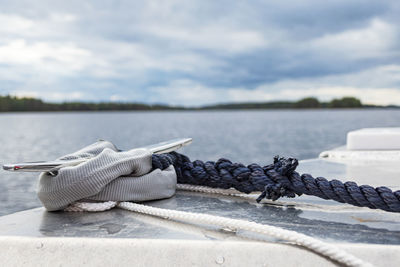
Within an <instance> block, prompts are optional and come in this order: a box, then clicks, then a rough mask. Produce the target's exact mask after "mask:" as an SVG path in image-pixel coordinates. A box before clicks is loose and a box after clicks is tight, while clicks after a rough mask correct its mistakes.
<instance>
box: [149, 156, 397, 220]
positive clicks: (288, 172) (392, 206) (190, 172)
mask: <svg viewBox="0 0 400 267" xmlns="http://www.w3.org/2000/svg"><path fill="white" fill-rule="evenodd" d="M171 164H173V165H174V167H175V170H176V173H177V177H178V183H182V184H192V185H202V186H209V187H213V188H221V189H228V188H235V189H236V190H238V191H240V192H243V193H246V194H248V193H251V192H262V193H261V195H260V196H259V197H258V198H257V202H260V201H261V200H262V199H264V198H266V199H271V200H277V199H278V198H280V197H290V198H293V197H296V195H297V196H300V195H302V194H306V195H312V196H317V197H320V198H323V199H332V200H335V201H338V202H341V203H347V204H351V205H354V206H358V207H368V208H371V209H381V210H385V211H391V212H400V190H399V191H395V192H393V191H392V190H391V189H389V188H387V187H384V186H380V187H377V188H373V187H371V186H369V185H361V186H358V185H357V184H356V183H355V182H345V183H342V182H341V181H339V180H331V181H328V180H327V179H325V178H323V177H317V178H314V177H312V176H311V175H310V174H302V175H300V174H299V173H297V172H296V171H295V169H296V167H297V165H298V161H297V160H296V159H293V158H288V159H286V158H280V157H278V156H276V157H275V158H274V163H273V164H270V165H267V166H264V167H261V166H259V165H258V164H250V165H248V166H244V165H243V164H240V163H232V162H231V161H229V160H227V159H224V158H222V159H219V160H218V161H217V162H213V161H207V162H203V161H200V160H195V161H193V162H192V161H190V159H189V158H188V157H187V156H185V155H183V154H179V153H176V152H172V153H168V154H160V155H153V169H165V168H167V167H168V166H170V165H171Z"/></svg>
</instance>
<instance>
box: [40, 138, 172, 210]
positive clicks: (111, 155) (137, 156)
mask: <svg viewBox="0 0 400 267" xmlns="http://www.w3.org/2000/svg"><path fill="white" fill-rule="evenodd" d="M79 158H90V159H89V160H88V161H86V162H84V163H81V164H79V165H77V166H72V167H64V168H61V169H60V170H59V171H58V174H57V175H56V176H51V175H49V174H48V173H41V174H40V177H39V185H38V197H39V199H40V201H41V202H42V203H43V206H44V207H45V208H46V209H47V210H49V211H55V210H61V209H64V208H65V207H67V206H68V205H69V204H71V203H73V202H76V201H78V200H85V201H109V200H113V201H146V200H154V199H162V198H169V197H171V196H173V195H174V194H175V189H176V180H177V178H176V173H175V169H174V167H173V166H172V165H171V166H169V167H168V168H167V169H165V170H162V171H161V170H160V169H156V170H153V171H151V170H152V162H151V153H150V152H149V151H147V150H144V149H133V150H129V151H124V152H119V151H118V150H117V148H116V147H115V146H114V145H113V144H112V143H110V142H108V141H98V142H96V143H94V144H92V145H90V146H87V147H85V148H83V149H81V150H79V151H77V152H75V153H72V154H69V155H66V156H64V157H61V158H60V160H68V159H79Z"/></svg>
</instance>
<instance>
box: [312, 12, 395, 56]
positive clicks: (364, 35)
mask: <svg viewBox="0 0 400 267" xmlns="http://www.w3.org/2000/svg"><path fill="white" fill-rule="evenodd" d="M395 36H396V27H395V26H394V25H391V24H389V23H387V22H385V21H383V20H381V19H378V18H375V19H373V20H372V21H371V22H370V24H369V25H367V27H365V28H361V29H350V30H346V31H343V32H339V33H336V34H327V35H324V36H322V37H319V38H317V39H314V40H312V42H311V44H310V45H311V48H313V49H316V50H319V51H321V52H322V53H326V54H331V55H332V56H334V57H335V56H339V57H346V58H352V59H357V58H376V57H379V56H385V55H386V56H387V55H388V54H389V55H390V53H391V51H392V50H391V49H390V48H392V46H393V45H394V43H395Z"/></svg>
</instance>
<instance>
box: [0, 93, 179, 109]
mask: <svg viewBox="0 0 400 267" xmlns="http://www.w3.org/2000/svg"><path fill="white" fill-rule="evenodd" d="M175 109H181V108H179V107H171V106H167V105H147V104H142V103H119V102H100V103H90V102H64V103H47V102H43V101H42V100H40V99H36V98H27V97H24V98H18V97H14V96H0V112H1V111H3V112H5V111H107V110H108V111H112V110H120V111H121V110H175Z"/></svg>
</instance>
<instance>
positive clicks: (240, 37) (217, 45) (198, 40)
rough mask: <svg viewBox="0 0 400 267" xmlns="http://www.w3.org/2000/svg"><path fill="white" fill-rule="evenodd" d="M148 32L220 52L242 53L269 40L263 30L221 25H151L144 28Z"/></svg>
mask: <svg viewBox="0 0 400 267" xmlns="http://www.w3.org/2000/svg"><path fill="white" fill-rule="evenodd" d="M143 31H144V32H145V33H147V34H149V33H150V34H152V35H155V36H158V37H162V38H166V39H169V40H171V41H173V42H175V43H177V44H178V45H181V44H180V43H183V44H184V45H186V46H189V47H192V48H193V47H196V48H199V49H209V50H217V51H220V52H230V53H241V52H246V51H252V50H254V49H258V48H266V47H267V45H268V42H267V40H266V39H265V38H264V36H263V34H262V33H261V32H257V31H254V30H241V29H233V28H229V27H222V26H220V25H213V26H204V27H199V28H190V27H185V25H180V27H174V28H172V27H171V26H161V27H160V25H156V26H149V27H146V28H144V29H143Z"/></svg>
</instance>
